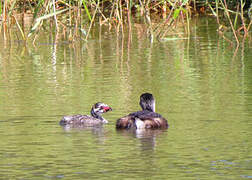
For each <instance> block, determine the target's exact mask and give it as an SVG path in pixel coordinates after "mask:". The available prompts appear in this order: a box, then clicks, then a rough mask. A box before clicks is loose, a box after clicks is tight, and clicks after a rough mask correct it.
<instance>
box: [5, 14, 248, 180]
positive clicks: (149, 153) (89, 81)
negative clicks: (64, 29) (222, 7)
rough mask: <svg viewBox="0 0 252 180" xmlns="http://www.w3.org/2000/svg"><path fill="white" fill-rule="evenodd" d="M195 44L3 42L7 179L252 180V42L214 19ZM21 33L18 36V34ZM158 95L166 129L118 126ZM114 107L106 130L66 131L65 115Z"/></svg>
mask: <svg viewBox="0 0 252 180" xmlns="http://www.w3.org/2000/svg"><path fill="white" fill-rule="evenodd" d="M194 23H195V28H194V29H193V30H192V33H191V39H190V40H186V39H184V40H182V39H181V40H173V41H168V40H167V41H164V42H154V43H153V44H151V43H150V42H149V40H148V39H146V38H145V34H144V33H142V32H141V28H139V27H141V25H138V24H135V27H134V28H133V36H132V41H129V40H128V39H129V37H128V35H127V32H126V33H125V36H124V37H122V36H117V35H116V33H115V32H113V31H111V32H109V31H108V30H106V28H104V29H103V31H102V32H101V34H102V36H99V35H98V34H92V35H93V38H91V39H90V40H89V42H88V43H78V42H76V43H73V44H71V43H68V42H65V41H59V43H57V44H55V43H54V42H53V40H52V39H54V37H51V34H46V36H44V37H42V38H41V39H38V40H37V44H36V46H32V45H28V46H24V44H22V43H20V42H18V41H14V40H13V41H12V42H11V43H3V42H2V43H1V45H0V46H1V48H0V177H1V178H3V179H119V178H120V179H252V173H251V172H252V153H251V148H252V142H251V139H252V134H251V128H252V123H251V122H252V121H251V120H252V118H251V112H252V86H251V83H252V81H251V79H252V71H251V69H252V68H251V67H252V62H251V59H252V53H251V45H250V44H249V43H245V44H244V46H243V45H241V47H240V48H239V49H238V51H235V50H236V49H235V47H232V46H230V44H229V43H228V42H227V41H225V40H224V39H223V38H221V37H219V36H218V34H217V33H216V28H217V26H216V24H215V23H214V20H211V19H205V18H202V19H198V20H196V21H195V22H194ZM14 39H15V38H14ZM143 92H151V93H153V95H154V96H155V98H156V110H157V112H158V113H160V114H162V115H163V116H164V117H165V118H166V119H168V122H169V125H170V128H169V129H168V130H162V131H161V130H155V131H153V130H151V131H135V130H131V131H117V130H116V129H115V122H116V119H117V118H119V117H122V116H124V115H126V114H128V113H129V112H134V111H137V110H139V109H140V107H139V104H138V102H139V96H140V94H141V93H143ZM98 101H102V102H104V103H107V104H109V105H110V106H111V107H112V108H113V110H114V111H112V112H109V113H107V114H105V115H104V117H105V118H106V119H107V120H108V121H109V124H107V125H105V126H103V127H101V128H86V129H83V128H63V127H61V126H59V124H58V122H59V121H60V119H61V117H62V116H63V115H67V114H78V113H82V114H89V111H90V109H91V106H92V104H94V103H95V102H98Z"/></svg>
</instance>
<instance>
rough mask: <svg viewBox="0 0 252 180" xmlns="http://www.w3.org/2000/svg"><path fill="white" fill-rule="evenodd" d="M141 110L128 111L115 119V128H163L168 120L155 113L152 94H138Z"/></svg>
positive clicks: (166, 126)
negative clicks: (125, 114) (128, 112)
mask: <svg viewBox="0 0 252 180" xmlns="http://www.w3.org/2000/svg"><path fill="white" fill-rule="evenodd" d="M139 104H140V106H141V107H142V111H137V112H134V113H130V114H129V115H127V116H124V117H122V118H120V119H118V120H117V122H116V128H117V129H128V128H137V129H165V128H168V122H167V120H166V119H165V118H163V117H162V116H161V115H160V114H158V113H155V100H154V97H153V96H152V94H150V93H144V94H142V95H141V96H140V102H139Z"/></svg>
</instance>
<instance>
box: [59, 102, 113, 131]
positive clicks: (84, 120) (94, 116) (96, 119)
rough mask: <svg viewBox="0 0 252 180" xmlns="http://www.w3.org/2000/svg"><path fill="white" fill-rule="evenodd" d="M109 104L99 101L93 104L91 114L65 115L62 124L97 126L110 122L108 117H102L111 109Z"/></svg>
mask: <svg viewBox="0 0 252 180" xmlns="http://www.w3.org/2000/svg"><path fill="white" fill-rule="evenodd" d="M111 110H112V108H110V107H109V106H108V105H107V104H104V103H101V102H98V103H96V104H94V105H93V106H92V109H91V116H89V115H80V114H78V115H72V116H64V117H63V118H62V119H61V121H60V125H63V126H64V125H70V124H71V125H81V126H97V125H102V124H105V123H108V121H107V120H106V119H104V118H103V117H102V113H106V112H108V111H111Z"/></svg>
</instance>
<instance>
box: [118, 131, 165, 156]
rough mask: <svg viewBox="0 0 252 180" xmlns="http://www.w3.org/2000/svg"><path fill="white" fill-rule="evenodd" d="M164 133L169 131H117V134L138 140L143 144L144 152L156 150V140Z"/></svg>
mask: <svg viewBox="0 0 252 180" xmlns="http://www.w3.org/2000/svg"><path fill="white" fill-rule="evenodd" d="M162 133H167V130H159V129H155V130H151V129H129V130H124V129H122V130H117V134H119V135H121V136H124V137H128V138H132V137H133V138H137V139H139V142H140V143H141V148H142V151H143V152H145V151H147V150H154V149H155V147H156V138H158V136H160V135H161V134H162Z"/></svg>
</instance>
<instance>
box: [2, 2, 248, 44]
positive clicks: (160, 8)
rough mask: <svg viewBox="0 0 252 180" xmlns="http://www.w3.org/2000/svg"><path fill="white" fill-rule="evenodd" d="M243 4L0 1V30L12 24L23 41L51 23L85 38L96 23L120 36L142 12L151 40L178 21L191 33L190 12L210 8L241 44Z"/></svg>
mask: <svg viewBox="0 0 252 180" xmlns="http://www.w3.org/2000/svg"><path fill="white" fill-rule="evenodd" d="M232 2H234V1H232ZM244 6H245V2H244V0H237V1H236V4H235V6H234V5H233V4H232V5H229V4H228V1H227V0H215V1H208V0H154V1H153V0H138V1H133V0H126V1H125V0H1V3H0V13H1V20H2V21H1V31H2V32H3V35H4V39H8V31H9V29H10V28H11V27H12V26H13V25H15V26H16V27H17V28H18V30H19V31H20V34H21V37H22V39H23V40H27V39H33V40H34V41H35V40H36V37H37V36H38V35H39V33H40V32H41V31H42V29H47V28H48V26H49V27H50V28H51V29H50V30H54V31H55V33H62V32H63V33H68V38H69V41H75V40H77V39H82V40H88V38H89V36H90V30H91V28H92V27H93V26H94V25H96V24H99V25H101V26H102V25H107V26H109V27H110V28H113V27H114V28H115V29H116V30H117V32H118V33H122V35H123V32H124V28H125V27H124V26H128V28H129V31H131V23H132V22H133V21H132V19H133V20H136V18H135V17H138V18H139V17H141V19H142V22H144V23H145V24H146V26H147V28H148V34H149V35H148V36H149V38H150V40H151V41H153V39H154V38H156V39H158V40H162V39H164V38H165V37H166V36H167V34H168V32H169V31H176V29H177V28H176V27H177V26H183V27H184V32H185V33H186V34H187V35H188V36H189V35H190V18H191V17H192V15H197V14H200V13H203V14H207V13H208V12H210V13H212V14H213V15H214V16H215V17H216V20H217V23H218V24H219V32H220V33H224V32H225V31H228V30H230V31H232V33H233V35H234V37H235V40H236V42H237V43H239V36H241V35H242V36H243V37H247V36H248V32H249V30H250V27H251V21H248V20H247V19H246V18H245V14H246V12H245V9H244ZM230 7H233V8H230ZM234 7H235V8H234ZM250 8H252V6H251V7H250ZM25 14H32V16H33V22H32V25H31V26H29V27H28V29H27V28H25V27H24V26H23V24H24V23H23V22H22V18H21V22H22V23H20V21H19V18H18V17H20V16H21V17H24V15H25ZM23 21H24V20H23ZM226 22H228V25H227V24H225V23H226Z"/></svg>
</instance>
